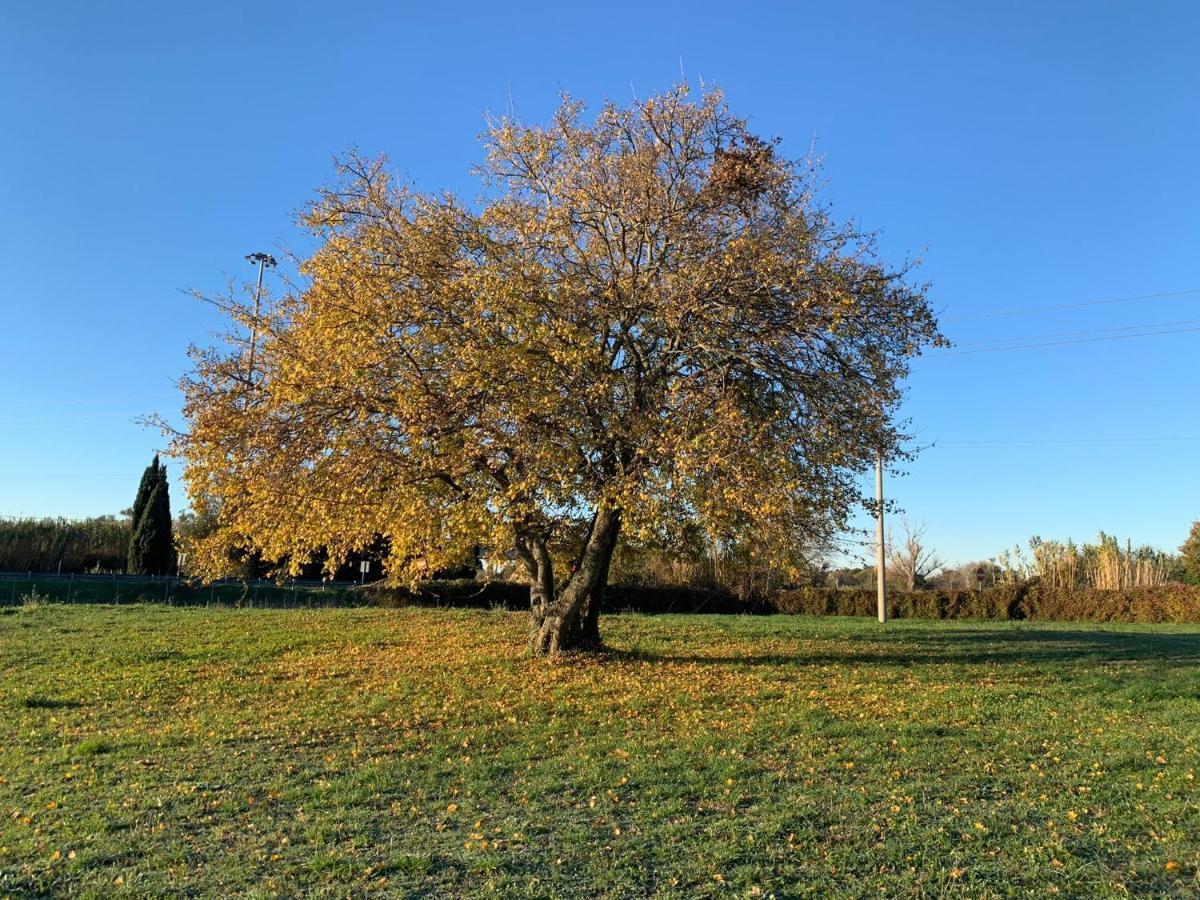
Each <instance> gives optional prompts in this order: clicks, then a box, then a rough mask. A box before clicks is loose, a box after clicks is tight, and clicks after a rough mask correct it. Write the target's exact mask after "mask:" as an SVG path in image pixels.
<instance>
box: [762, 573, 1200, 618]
mask: <svg viewBox="0 0 1200 900" xmlns="http://www.w3.org/2000/svg"><path fill="white" fill-rule="evenodd" d="M772 603H773V607H774V610H775V611H776V612H781V613H789V614H803V615H818V616H820V615H836V616H873V615H875V591H873V590H863V589H853V590H838V589H836V588H814V587H805V588H796V589H794V590H790V591H782V592H780V593H779V594H777V595H776V596H775V597H774V598H773V601H772ZM888 614H889V615H890V616H892V617H895V618H900V619H1034V620H1046V621H1081V622H1176V623H1185V622H1200V587H1196V586H1193V585H1186V584H1162V585H1156V586H1154V587H1129V588H1123V589H1121V590H1100V589H1098V588H1076V589H1074V590H1070V589H1068V588H1064V587H1051V586H1049V585H1046V584H1044V583H1041V582H1039V581H1038V580H1037V579H1034V580H1031V581H1026V582H1021V583H1017V584H1001V585H996V586H995V587H990V588H987V589H986V590H983V591H947V590H936V591H915V592H913V593H899V592H895V593H891V594H889V596H888Z"/></svg>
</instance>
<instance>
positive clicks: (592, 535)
mask: <svg viewBox="0 0 1200 900" xmlns="http://www.w3.org/2000/svg"><path fill="white" fill-rule="evenodd" d="M620 531H621V511H620V510H617V509H609V508H607V507H601V508H600V509H598V510H597V511H596V518H595V521H594V522H593V523H592V528H591V530H590V531H589V533H588V537H587V542H586V543H585V544H584V547H583V552H582V553H581V554H580V557H579V566H578V568H577V569H576V570H575V572H574V574H573V575H572V576H571V580H570V581H569V582H568V583H567V585H566V586H565V587H564V588H563V590H562V592H561V593H560V594H558V596H556V597H554V599H553V601H552V602H551V603H549V604H547V605H544V606H542V607H541V608H540V609H539V607H538V605H537V602H536V598H535V597H534V595H533V591H532V589H531V592H530V598H531V601H533V602H532V603H531V613H532V619H533V621H532V625H533V629H532V634H531V637H530V644H529V646H530V650H531V651H532V652H533V653H534V654H536V655H539V656H546V655H553V654H555V653H562V652H564V651H568V650H582V649H594V648H595V647H598V646H599V645H600V626H599V616H600V602H601V600H602V599H603V597H604V589H605V587H606V586H607V585H608V567H609V563H611V562H612V554H613V550H614V549H615V548H616V546H617V537H618V535H619V534H620Z"/></svg>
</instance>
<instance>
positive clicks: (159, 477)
mask: <svg viewBox="0 0 1200 900" xmlns="http://www.w3.org/2000/svg"><path fill="white" fill-rule="evenodd" d="M146 472H147V475H149V476H150V484H149V488H150V489H149V492H148V496H147V497H146V499H145V500H144V501H143V502H142V503H141V505H140V515H139V516H137V517H136V518H135V519H134V521H133V532H132V534H131V536H130V539H129V561H128V564H127V566H126V570H127V571H128V572H129V573H130V574H131V575H169V574H170V573H171V571H172V569H173V567H174V560H175V542H174V536H173V535H172V533H171V495H170V488H169V486H168V485H167V469H166V466H162V465H160V464H159V462H158V457H157V456H155V457H154V462H153V463H151V466H150V468H149V469H147V470H146ZM146 478H147V476H146V475H144V476H143V481H146ZM138 493H139V498H138V499H139V500H140V499H141V497H140V494H141V489H140V488H139V491H138ZM137 506H138V504H137V501H135V511H137Z"/></svg>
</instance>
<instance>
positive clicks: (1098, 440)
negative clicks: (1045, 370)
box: [931, 436, 1200, 447]
mask: <svg viewBox="0 0 1200 900" xmlns="http://www.w3.org/2000/svg"><path fill="white" fill-rule="evenodd" d="M1196 441H1200V436H1197V437H1127V438H1126V437H1093V438H995V439H992V438H981V439H978V440H940V439H939V440H934V441H932V442H931V446H934V447H942V446H956V447H989V446H993V447H997V446H1038V445H1047V444H1173V443H1181V444H1182V443H1194V442H1196Z"/></svg>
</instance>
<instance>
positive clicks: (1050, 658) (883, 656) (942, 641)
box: [609, 628, 1200, 667]
mask: <svg viewBox="0 0 1200 900" xmlns="http://www.w3.org/2000/svg"><path fill="white" fill-rule="evenodd" d="M864 638H865V639H864ZM839 639H842V640H844V641H845V652H833V653H831V652H829V651H828V650H827V649H825V648H820V649H815V650H814V651H813V652H806V651H804V650H803V649H800V650H798V651H797V652H795V653H761V654H758V653H753V652H750V653H740V654H739V653H721V652H716V653H713V654H705V653H674V652H667V653H659V652H656V651H653V650H647V649H644V648H635V649H630V650H619V649H613V650H610V651H609V652H610V654H611V655H612V656H613V657H614V658H623V659H634V660H639V661H645V662H659V663H707V664H710V665H728V666H811V665H831V664H839V665H856V664H862V665H891V666H912V665H956V664H957V665H971V664H986V663H1028V664H1062V663H1072V662H1088V663H1121V662H1130V663H1162V664H1168V665H1172V666H1197V667H1200V634H1153V633H1145V632H1110V631H1093V630H1090V629H1088V630H1083V629H1080V630H1074V629H1069V628H1062V629H1044V628H1038V629H1030V630H1028V631H1024V630H1021V631H1018V630H1011V631H1009V630H999V629H987V628H979V629H971V628H967V629H957V628H956V629H954V630H937V629H934V628H905V629H904V630H903V631H897V632H893V633H890V634H889V633H886V632H885V631H880V632H879V633H876V634H871V635H869V636H864V635H844V636H839ZM820 640H821V643H822V644H824V643H826V641H827V640H829V639H824V638H823V639H820Z"/></svg>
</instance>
